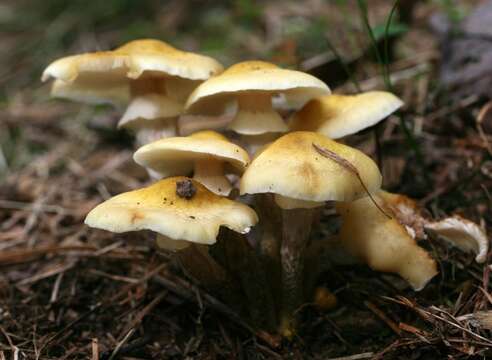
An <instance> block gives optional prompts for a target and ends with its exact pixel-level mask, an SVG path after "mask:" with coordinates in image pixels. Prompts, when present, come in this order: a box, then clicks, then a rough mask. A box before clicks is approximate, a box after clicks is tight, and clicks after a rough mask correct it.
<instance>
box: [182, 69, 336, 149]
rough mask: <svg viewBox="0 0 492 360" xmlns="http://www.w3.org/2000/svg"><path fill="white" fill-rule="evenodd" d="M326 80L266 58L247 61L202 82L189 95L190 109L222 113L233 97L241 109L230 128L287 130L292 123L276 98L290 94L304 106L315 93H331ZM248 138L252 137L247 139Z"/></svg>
mask: <svg viewBox="0 0 492 360" xmlns="http://www.w3.org/2000/svg"><path fill="white" fill-rule="evenodd" d="M329 93H330V90H329V88H328V86H326V84H325V83H323V82H322V81H321V80H319V79H317V78H315V77H314V76H312V75H309V74H306V73H303V72H300V71H294V70H287V69H281V68H279V67H278V66H276V65H274V64H271V63H267V62H264V61H244V62H241V63H238V64H235V65H233V66H231V67H230V68H228V69H227V70H225V71H224V72H223V73H222V74H220V75H218V76H215V77H213V78H211V79H209V80H207V81H206V82H204V83H203V84H201V85H200V86H198V87H197V88H196V89H195V90H194V91H193V92H192V93H191V95H190V97H189V98H188V101H187V103H186V109H187V112H188V113H191V114H201V115H221V114H223V113H224V111H225V107H226V106H228V105H229V103H230V102H231V101H233V100H235V101H236V102H237V107H238V109H237V112H236V115H235V116H234V118H233V119H232V121H231V122H230V123H229V125H228V128H229V129H230V130H233V131H235V132H236V133H239V134H241V135H243V136H244V138H245V139H246V140H247V139H249V138H251V137H253V138H254V137H255V136H258V135H265V134H271V135H272V134H273V135H272V136H270V138H269V139H268V141H271V140H273V139H274V137H275V136H274V134H278V133H283V132H286V131H287V130H288V127H287V125H286V123H285V122H284V120H283V119H282V117H281V116H280V114H279V113H278V112H277V111H276V110H275V109H274V108H273V107H272V99H273V98H274V97H277V96H279V95H288V99H289V100H290V101H294V100H295V101H296V102H297V103H298V104H300V106H302V105H303V104H304V103H305V102H306V101H308V100H309V99H312V98H313V97H315V96H320V95H324V94H329ZM247 141H248V140H247Z"/></svg>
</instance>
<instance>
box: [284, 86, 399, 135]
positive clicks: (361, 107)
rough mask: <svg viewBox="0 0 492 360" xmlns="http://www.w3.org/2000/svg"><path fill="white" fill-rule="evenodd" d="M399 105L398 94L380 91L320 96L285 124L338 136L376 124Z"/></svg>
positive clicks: (293, 128)
mask: <svg viewBox="0 0 492 360" xmlns="http://www.w3.org/2000/svg"><path fill="white" fill-rule="evenodd" d="M402 105H403V102H402V101H401V100H400V99H399V98H398V97H396V96H395V95H393V94H392V93H389V92H384V91H369V92H365V93H362V94H358V95H336V94H333V95H327V96H321V97H318V98H316V99H313V100H311V101H309V102H308V103H307V104H306V105H304V107H303V108H302V109H301V110H299V111H298V112H297V113H295V114H294V115H293V116H292V118H291V120H290V124H289V125H290V128H291V129H292V130H293V131H299V130H308V131H316V132H319V133H321V134H323V135H326V136H328V137H329V138H330V139H338V138H341V137H344V136H347V135H351V134H355V133H356V132H358V131H360V130H363V129H366V128H368V127H370V126H373V125H376V124H377V123H378V122H380V121H381V120H383V119H384V118H386V117H387V116H389V115H390V114H392V113H393V112H395V111H396V110H397V109H398V108H400V107H401V106H402Z"/></svg>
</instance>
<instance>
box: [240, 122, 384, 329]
mask: <svg viewBox="0 0 492 360" xmlns="http://www.w3.org/2000/svg"><path fill="white" fill-rule="evenodd" d="M313 144H316V145H317V146H319V147H322V148H325V149H328V150H329V151H331V152H332V153H334V154H336V156H338V157H339V158H340V159H343V160H344V161H345V162H349V163H350V164H352V166H353V167H354V168H355V169H357V171H358V174H359V176H360V179H359V178H358V177H357V176H356V175H355V174H353V173H352V172H351V171H350V170H349V169H347V168H345V167H344V166H343V165H341V163H340V162H337V161H334V160H332V159H327V158H325V157H323V156H322V155H321V154H320V153H319V152H318V151H317V150H316V149H315V147H314V146H313ZM361 180H362V182H363V184H362V183H361ZM364 186H365V188H364ZM380 186H381V174H380V172H379V170H378V168H377V166H376V164H375V163H374V162H373V161H372V160H371V159H370V158H369V157H368V156H366V155H364V154H363V153H362V152H360V151H358V150H356V149H353V148H350V147H349V146H346V145H342V144H339V143H336V142H335V141H333V140H330V139H328V138H327V137H325V136H323V135H321V134H317V133H314V132H302V131H300V132H293V133H290V134H287V135H284V136H282V137H280V138H279V139H277V140H276V141H275V142H273V143H272V144H270V145H268V146H266V147H265V148H264V149H263V150H262V151H261V153H259V154H258V155H257V156H256V157H255V158H254V159H253V161H252V162H251V164H250V166H249V167H248V168H247V169H246V171H245V173H244V175H243V177H242V179H241V185H240V191H241V194H262V193H271V194H274V196H275V201H276V203H277V205H278V206H279V207H280V208H281V209H282V211H281V213H282V244H281V247H280V257H281V264H282V271H283V273H282V286H283V292H282V297H283V301H284V303H283V305H282V314H281V317H282V319H281V322H282V323H281V332H282V333H284V334H286V335H288V334H291V333H292V328H293V326H295V325H294V324H293V319H292V315H293V312H294V311H295V310H296V309H297V308H298V307H299V306H300V305H301V304H302V292H303V290H302V286H301V284H302V280H303V267H304V252H305V248H306V245H307V242H308V238H309V234H310V231H311V225H312V222H313V218H314V216H313V215H314V208H316V207H320V206H323V205H324V203H325V202H327V201H351V200H355V199H358V198H361V197H365V196H367V191H369V192H371V193H372V192H375V191H378V190H379V188H380ZM270 247H271V246H270Z"/></svg>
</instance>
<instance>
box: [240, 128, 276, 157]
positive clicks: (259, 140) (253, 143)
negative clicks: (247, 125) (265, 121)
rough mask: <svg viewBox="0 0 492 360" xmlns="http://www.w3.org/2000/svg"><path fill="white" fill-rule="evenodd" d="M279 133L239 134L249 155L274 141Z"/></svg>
mask: <svg viewBox="0 0 492 360" xmlns="http://www.w3.org/2000/svg"><path fill="white" fill-rule="evenodd" d="M280 135H281V134H280V133H265V134H260V135H241V136H240V139H241V143H243V144H244V147H245V148H246V150H247V151H248V154H249V155H250V156H253V155H255V154H256V153H257V152H258V151H259V150H261V148H263V146H265V145H266V144H268V143H271V142H273V141H275V140H276V139H277V138H278V137H279V136H280Z"/></svg>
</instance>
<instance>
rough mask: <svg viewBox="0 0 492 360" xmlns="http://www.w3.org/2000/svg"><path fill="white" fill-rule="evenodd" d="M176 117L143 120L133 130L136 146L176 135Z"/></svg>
mask: <svg viewBox="0 0 492 360" xmlns="http://www.w3.org/2000/svg"><path fill="white" fill-rule="evenodd" d="M176 120H177V118H176V117H172V118H163V119H154V120H144V121H142V122H141V124H140V126H139V127H138V129H137V130H136V131H135V138H136V139H135V143H136V145H137V147H140V146H143V145H146V144H149V143H151V142H154V141H156V140H159V139H162V138H167V137H172V136H176Z"/></svg>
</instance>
